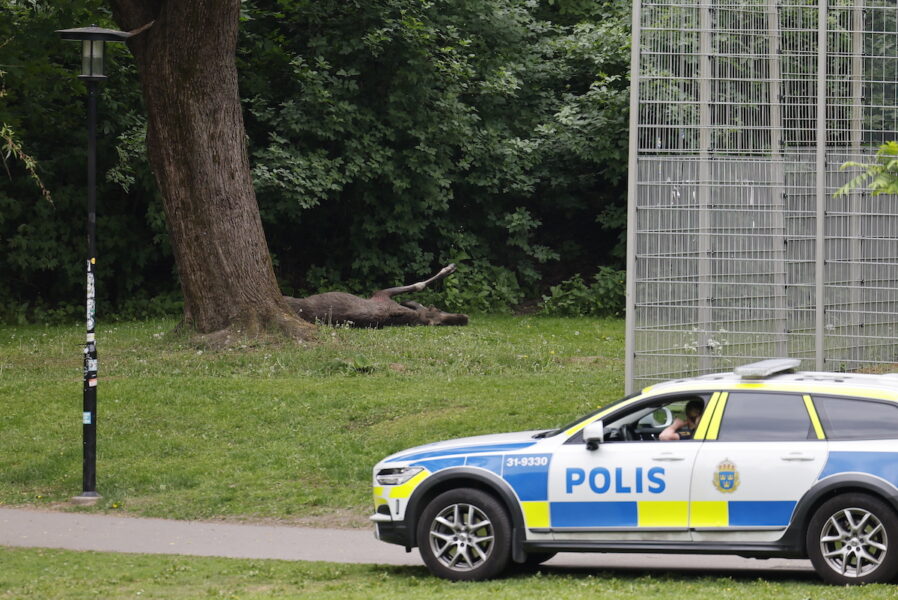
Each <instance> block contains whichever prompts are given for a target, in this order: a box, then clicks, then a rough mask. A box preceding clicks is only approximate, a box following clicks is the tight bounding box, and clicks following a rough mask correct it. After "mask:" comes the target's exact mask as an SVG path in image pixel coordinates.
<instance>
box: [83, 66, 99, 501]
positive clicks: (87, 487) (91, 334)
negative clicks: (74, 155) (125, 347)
mask: <svg viewBox="0 0 898 600" xmlns="http://www.w3.org/2000/svg"><path fill="white" fill-rule="evenodd" d="M87 248H88V256H87V343H86V344H85V346H84V414H83V418H82V422H83V438H84V464H83V473H84V485H83V490H84V491H83V492H82V493H81V496H82V497H83V498H95V497H99V494H98V493H97V341H96V324H97V323H96V286H95V279H94V273H95V270H94V269H95V268H96V264H97V82H96V81H93V80H88V81H87Z"/></svg>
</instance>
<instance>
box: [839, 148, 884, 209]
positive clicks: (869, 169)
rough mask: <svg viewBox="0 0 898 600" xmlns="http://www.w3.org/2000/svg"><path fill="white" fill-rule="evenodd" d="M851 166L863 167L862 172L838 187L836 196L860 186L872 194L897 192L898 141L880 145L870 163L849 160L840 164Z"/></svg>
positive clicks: (848, 192) (845, 166)
mask: <svg viewBox="0 0 898 600" xmlns="http://www.w3.org/2000/svg"><path fill="white" fill-rule="evenodd" d="M852 167H854V168H860V169H864V172H863V173H861V174H860V175H858V176H857V177H855V178H853V179H852V180H851V181H849V182H848V183H846V184H845V185H844V186H842V187H841V188H839V190H838V191H837V192H836V195H837V196H842V195H845V194H850V193H851V192H852V191H853V190H856V189H858V188H860V187H866V188H868V189H869V190H870V191H871V192H873V194H874V195H878V194H898V142H894V141H893V142H886V143H885V144H883V145H882V146H880V147H879V150H878V151H877V152H876V160H875V161H874V162H872V163H859V162H853V161H850V162H846V163H845V164H843V165H842V168H843V169H847V168H852Z"/></svg>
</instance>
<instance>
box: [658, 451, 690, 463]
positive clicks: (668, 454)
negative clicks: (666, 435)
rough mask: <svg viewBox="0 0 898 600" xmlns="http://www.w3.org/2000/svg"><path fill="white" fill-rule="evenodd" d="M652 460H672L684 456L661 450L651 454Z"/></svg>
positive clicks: (681, 458)
mask: <svg viewBox="0 0 898 600" xmlns="http://www.w3.org/2000/svg"><path fill="white" fill-rule="evenodd" d="M652 460H657V461H668V462H674V461H678V460H685V457H683V456H679V455H676V454H674V453H673V452H662V453H661V454H659V455H658V456H653V457H652Z"/></svg>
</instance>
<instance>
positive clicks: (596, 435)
mask: <svg viewBox="0 0 898 600" xmlns="http://www.w3.org/2000/svg"><path fill="white" fill-rule="evenodd" d="M583 441H584V442H586V449H587V450H598V448H599V444H601V443H602V442H604V441H605V424H604V423H602V420H601V419H599V420H598V421H593V422H592V423H590V424H589V425H587V426H586V427H584V428H583Z"/></svg>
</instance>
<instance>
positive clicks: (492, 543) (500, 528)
mask: <svg viewBox="0 0 898 600" xmlns="http://www.w3.org/2000/svg"><path fill="white" fill-rule="evenodd" d="M417 535H418V548H419V550H420V552H421V558H422V559H423V560H424V564H426V565H427V568H428V569H430V572H431V573H433V574H434V575H437V576H439V577H443V578H445V579H451V580H454V581H479V580H483V579H490V578H491V577H495V576H496V575H498V574H499V573H501V572H502V571H503V570H504V569H505V567H506V566H507V565H508V561H509V558H510V555H511V524H510V523H509V520H508V515H507V514H506V512H505V509H504V508H503V507H502V505H501V504H499V502H498V501H497V500H496V499H495V498H493V497H492V496H490V495H489V494H486V493H484V492H481V491H480V490H475V489H459V490H451V491H448V492H444V493H442V494H440V495H439V496H437V497H436V498H434V499H433V500H432V501H431V502H430V503H429V504H428V505H427V507H426V508H425V509H424V512H422V513H421V518H420V520H419V521H418V530H417Z"/></svg>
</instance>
